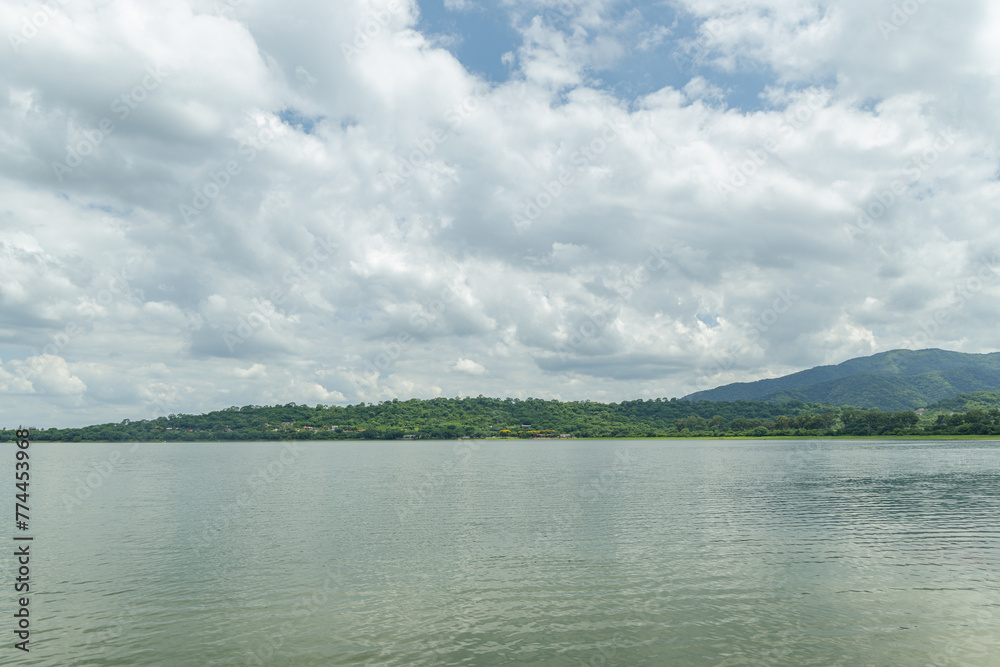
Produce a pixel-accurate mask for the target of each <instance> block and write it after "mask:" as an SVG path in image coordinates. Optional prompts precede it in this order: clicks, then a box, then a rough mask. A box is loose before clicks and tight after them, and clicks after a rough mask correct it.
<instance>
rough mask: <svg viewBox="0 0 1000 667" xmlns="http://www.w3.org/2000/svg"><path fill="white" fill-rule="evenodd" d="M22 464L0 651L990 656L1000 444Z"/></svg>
mask: <svg viewBox="0 0 1000 667" xmlns="http://www.w3.org/2000/svg"><path fill="white" fill-rule="evenodd" d="M3 451H4V454H3V455H2V457H0V458H2V461H0V474H2V478H3V479H4V480H8V479H11V478H12V476H13V475H12V466H13V453H12V448H11V447H9V446H8V447H5V448H4V450H3ZM32 452H33V456H34V462H33V466H32V475H33V483H32V496H31V507H32V521H33V524H32V531H31V532H32V533H33V534H34V536H35V541H34V543H33V545H32V552H33V557H32V562H31V565H32V571H31V577H32V582H31V583H32V597H31V613H32V627H33V630H34V632H33V634H32V643H31V646H32V650H31V653H30V654H28V655H23V654H21V652H20V651H15V650H13V649H12V648H11V644H12V643H13V640H12V636H13V632H12V630H13V625H14V624H13V621H12V615H11V614H12V609H13V598H14V593H13V591H12V582H13V576H14V575H13V574H12V568H13V562H12V559H11V558H10V556H9V553H5V554H4V557H3V559H2V560H0V576H2V588H0V590H3V591H4V592H3V594H2V595H0V611H2V616H3V618H5V619H7V620H6V621H2V622H0V632H2V636H3V646H2V647H0V655H2V656H3V657H2V660H0V662H3V664H24V665H47V666H51V665H60V666H62V665H95V666H97V665H102V666H103V665H246V664H249V665H261V664H264V665H354V664H371V665H517V664H522V665H536V664H541V665H720V666H722V665H727V666H729V665H796V666H800V665H852V666H853V665H879V666H882V665H907V666H914V665H998V664H1000V658H998V657H997V656H1000V580H998V574H1000V443H998V442H988V441H955V442H942V441H934V442H930V441H923V442H903V441H893V442H868V441H801V442H799V441H704V440H701V441H676V440H656V441H563V442H560V441H538V442H523V441H514V442H502V441H480V442H472V441H466V442H463V443H460V444H458V445H456V443H454V442H406V443H402V442H367V443H305V444H299V445H298V446H297V449H295V448H286V445H285V444H284V443H278V444H270V443H234V444H217V443H191V444H141V445H131V444H124V445H123V444H107V445H104V444H98V445H94V444H76V445H69V444H48V443H33V444H32ZM109 460H112V461H117V463H114V464H111V465H109V464H107V463H104V462H107V461H109ZM99 470H102V471H103V473H104V474H103V475H102V473H101V472H99ZM88 474H89V482H90V486H88V485H87V482H88ZM91 487H95V488H91ZM12 494H13V491H12V490H8V491H5V494H4V495H3V498H4V506H5V507H4V510H3V511H4V515H3V516H4V517H5V519H4V520H5V524H4V525H5V526H10V525H12V523H13V511H12V509H11V508H8V507H6V506H7V505H13V500H12ZM8 500H10V501H11V502H7V501H8ZM11 532H13V531H11V530H8V531H7V533H8V537H6V538H4V539H7V540H8V544H12V542H10V541H9V533H11ZM4 551H5V552H12V551H13V549H9V550H4Z"/></svg>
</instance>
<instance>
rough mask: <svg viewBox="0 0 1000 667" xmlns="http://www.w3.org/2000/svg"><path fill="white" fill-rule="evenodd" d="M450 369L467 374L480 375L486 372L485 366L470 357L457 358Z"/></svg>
mask: <svg viewBox="0 0 1000 667" xmlns="http://www.w3.org/2000/svg"><path fill="white" fill-rule="evenodd" d="M452 369H454V370H455V371H457V372H459V373H467V374H468V375H482V374H484V373H485V372H486V367H485V366H483V365H482V364H480V363H477V362H475V361H473V360H472V359H459V360H458V361H457V362H455V365H454V366H452Z"/></svg>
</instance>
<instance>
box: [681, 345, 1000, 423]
mask: <svg viewBox="0 0 1000 667" xmlns="http://www.w3.org/2000/svg"><path fill="white" fill-rule="evenodd" d="M983 391H987V392H995V391H1000V353H997V352H994V353H992V354H965V353H962V352H950V351H948V350H937V349H930V350H892V351H890V352H882V353H880V354H875V355H872V356H870V357H859V358H857V359H850V360H848V361H845V362H844V363H842V364H838V365H836V366H817V367H816V368H810V369H809V370H805V371H801V372H799V373H793V374H792V375H786V376H784V377H780V378H774V379H770V380H758V381H757V382H737V383H734V384H728V385H725V386H722V387H717V388H715V389H710V390H708V391H700V392H696V393H694V394H690V395H689V396H685V397H684V398H685V400H696V401H703V400H707V401H733V400H750V401H771V402H778V403H781V402H786V401H791V400H797V401H804V402H807V403H822V404H825V405H838V406H855V407H861V408H871V409H878V410H885V411H901V410H914V409H916V408H919V407H921V406H925V405H927V404H928V403H932V402H934V401H938V400H942V399H946V398H953V397H955V396H956V395H958V394H962V393H969V392H983Z"/></svg>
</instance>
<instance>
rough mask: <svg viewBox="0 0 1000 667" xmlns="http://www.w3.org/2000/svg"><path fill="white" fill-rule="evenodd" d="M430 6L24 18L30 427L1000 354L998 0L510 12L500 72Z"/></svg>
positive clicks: (9, 197)
mask: <svg viewBox="0 0 1000 667" xmlns="http://www.w3.org/2000/svg"><path fill="white" fill-rule="evenodd" d="M419 9H420V8H419V7H418V5H417V4H416V3H413V2H399V3H392V5H391V7H390V3H388V2H375V3H367V2H360V1H359V2H348V3H341V5H338V7H336V8H332V7H329V6H327V5H324V4H322V3H316V2H311V1H307V0H296V1H294V2H292V3H291V4H290V5H289V4H287V3H285V4H278V3H274V2H263V3H254V4H253V5H252V6H251V5H250V4H249V3H239V4H235V5H234V6H233V7H232V8H231V9H230V10H227V11H225V12H221V13H219V12H215V11H213V10H212V8H211V6H209V5H206V4H203V3H202V4H197V3H181V4H177V5H172V6H171V7H170V8H166V9H162V8H153V7H136V6H131V5H128V6H126V5H123V4H120V3H119V4H115V3H112V4H110V5H109V4H107V3H94V2H86V1H83V2H74V3H68V4H66V5H60V6H59V8H58V9H57V10H56V12H55V15H54V17H53V18H52V19H51V20H50V21H49V22H48V24H47V25H46V26H43V27H40V28H37V30H36V31H35V32H31V31H29V32H30V33H31V35H32V36H31V37H30V38H29V37H25V36H23V35H22V29H23V24H22V19H23V18H25V17H26V16H27V17H28V18H29V20H30V14H23V15H22V13H19V11H17V10H12V11H9V12H5V13H3V14H0V29H2V33H3V34H4V35H8V34H14V35H15V36H18V37H19V39H23V40H24V43H20V42H18V44H17V47H18V48H17V50H16V51H15V50H14V49H13V48H11V45H10V43H8V44H6V45H4V46H5V48H4V49H0V188H2V190H3V192H4V198H3V201H2V202H0V231H2V234H0V238H2V241H0V351H2V353H3V357H4V360H5V362H4V364H3V368H2V373H0V390H2V391H4V392H5V395H6V396H7V397H8V398H9V402H8V403H6V404H5V409H4V414H7V416H8V419H7V421H8V422H13V421H18V420H26V419H28V418H31V419H32V420H34V421H36V422H37V423H44V424H45V425H67V424H79V423H92V422H95V421H118V420H120V419H122V418H126V417H127V418H140V417H143V416H153V415H154V413H156V412H157V411H160V412H162V411H170V412H202V411H204V410H206V409H210V408H213V407H226V406H228V405H233V404H264V403H268V402H270V403H282V404H283V403H287V402H290V401H295V402H306V403H309V402H313V403H314V402H323V403H329V402H348V401H350V402H357V401H360V400H364V401H372V400H384V399H390V398H395V397H400V398H407V397H410V396H420V397H432V396H437V395H454V394H455V393H456V392H458V391H468V393H472V394H479V393H482V394H489V395H511V396H520V397H526V396H527V395H532V396H541V397H563V398H567V399H571V398H581V399H582V398H593V399H595V400H596V399H604V400H621V399H624V398H643V397H658V396H680V395H683V394H686V393H688V392H690V391H693V390H695V389H700V388H705V387H704V386H701V385H703V384H704V383H706V382H707V383H713V384H716V383H722V382H727V381H733V380H748V379H755V378H757V377H762V376H773V375H776V374H781V373H783V372H788V371H794V370H799V369H801V368H803V367H809V366H813V365H818V364H824V363H835V362H838V361H842V360H844V359H846V358H849V357H851V356H858V355H862V354H870V353H873V352H878V351H882V350H885V349H892V348H894V347H902V346H914V345H922V346H924V347H931V346H937V347H946V348H952V349H960V350H962V351H968V352H985V351H992V350H994V349H995V341H994V339H995V334H994V331H995V317H994V315H993V312H992V304H993V303H994V302H995V299H996V298H997V297H998V296H1000V281H998V280H995V276H996V275H997V270H996V269H995V268H994V266H995V265H994V264H992V263H991V262H992V261H993V258H994V257H996V255H997V253H1000V232H998V231H997V229H996V226H995V224H993V218H994V215H993V212H994V211H995V210H996V207H997V203H998V197H1000V186H998V182H997V165H998V164H1000V145H998V141H997V134H996V129H995V119H994V118H993V117H992V115H991V111H990V110H991V109H994V108H996V105H997V102H998V97H1000V84H998V81H1000V80H998V79H997V77H996V71H997V65H996V62H997V59H996V57H995V56H996V55H997V54H996V47H995V44H994V42H995V40H992V41H991V35H993V34H994V33H995V29H996V27H997V25H1000V23H998V20H1000V19H998V17H1000V14H998V12H997V10H996V9H995V8H993V7H992V5H990V4H988V3H985V2H973V1H972V0H962V1H961V2H957V3H953V4H951V5H941V4H935V3H925V4H923V5H920V9H919V11H917V12H915V13H912V14H910V15H907V16H906V20H905V21H903V20H902V19H901V18H900V17H896V21H897V22H899V25H898V26H895V24H893V25H894V27H898V30H894V31H890V33H889V34H888V37H887V38H886V37H884V36H883V34H882V31H880V28H879V21H882V20H889V21H892V20H893V17H892V12H893V9H892V6H891V4H890V5H887V6H881V5H870V4H865V3H862V2H860V0H850V1H847V2H840V3H830V2H820V1H814V0H787V1H782V2H766V3H765V2H763V1H761V2H757V1H750V2H741V3H723V2H714V1H708V0H697V1H696V0H686V1H685V2H680V3H675V5H673V6H672V9H671V10H670V11H672V12H674V14H675V15H673V16H666V15H662V16H661V15H657V16H654V15H653V14H651V12H653V11H654V9H655V8H650V7H645V6H638V5H636V6H632V5H628V4H627V3H626V4H624V5H623V4H621V3H612V2H596V1H594V2H592V1H590V0H587V1H585V2H571V3H565V2H512V3H507V4H503V5H500V6H497V7H485V6H484V7H483V8H481V9H479V8H477V9H476V12H474V13H475V14H476V15H477V16H478V15H479V14H480V13H482V12H486V14H487V15H488V16H489V18H490V19H492V20H494V21H496V22H497V23H498V24H502V25H503V26H505V28H506V27H508V26H512V29H513V30H514V31H515V34H516V36H517V38H518V39H519V43H517V44H514V45H511V46H510V47H509V48H508V47H507V46H504V47H503V50H506V51H509V52H510V53H511V54H512V56H511V58H508V66H509V69H508V70H507V78H506V79H501V80H498V81H495V82H492V83H488V82H486V81H484V80H483V79H482V78H480V77H477V76H476V75H474V74H472V73H470V72H471V70H470V68H468V67H466V66H465V64H464V63H463V62H460V61H459V60H458V59H457V58H456V57H455V56H454V55H453V54H452V53H450V52H448V51H447V50H446V49H445V48H443V45H441V44H437V43H435V42H433V41H431V40H429V39H428V38H426V37H425V36H424V35H422V34H421V33H420V32H419V30H418V26H419V25H420V23H419V22H418V21H419V17H420V12H419ZM664 11H665V10H664ZM637 12H638V13H637ZM945 13H947V16H945ZM462 16H464V14H459V13H455V14H454V17H455V20H462ZM292 17H295V18H292ZM470 39H471V38H470ZM345 45H346V46H349V47H350V48H349V49H344V48H343V47H344V46H345ZM643 48H648V49H649V51H642V49H643ZM671 49H674V51H673V52H674V53H677V54H686V57H688V58H690V59H691V62H692V63H695V64H694V66H693V67H692V68H691V69H690V71H689V70H687V69H685V70H683V71H682V70H681V69H678V68H677V66H676V65H675V64H674V62H673V61H672V59H671V57H670V55H671ZM498 52H499V51H498ZM637 54H638V55H637ZM643 54H645V55H643ZM635 58H647V59H651V58H657V59H661V60H658V61H657V62H661V61H662V63H661V65H662V66H658V67H657V68H653V69H656V70H662V72H661V73H660V74H662V75H663V76H664V77H666V78H670V82H669V83H664V84H663V85H658V84H657V85H654V83H651V81H654V80H650V79H648V77H647V74H648V70H632V69H630V67H632V64H633V63H634V62H635V60H634V59H635ZM685 62H686V61H685ZM150 68H152V70H150ZM157 68H159V69H157ZM151 71H152V72H153V73H155V72H162V73H163V76H158V77H155V76H153V74H152V73H151ZM636 72H638V73H636ZM667 75H669V76H667ZM630 77H635V81H632V82H631V83H636V85H639V84H640V83H641V84H642V85H643V86H646V88H644V90H646V91H647V92H643V93H642V94H634V93H629V92H627V91H628V90H631V88H629V87H628V86H627V85H624V84H623V85H619V84H618V83H615V81H619V82H620V81H622V80H628V79H629V78H630ZM671 77H672V78H671ZM626 82H627V83H629V81H626ZM154 83H155V84H156V85H155V86H154V85H153V84H154ZM736 89H741V90H744V92H743V93H741V95H742V97H740V98H739V99H740V100H741V101H740V102H739V104H737V103H736V102H734V99H735V98H736V97H738V96H736V94H735V93H734V90H736ZM746 91H749V92H746ZM139 98H141V99H139ZM122 105H124V106H122ZM125 110H127V111H128V113H127V114H124V111H125ZM105 120H107V121H108V122H110V123H111V124H112V126H109V125H108V124H107V123H104V124H103V126H102V123H103V122H104V121H105ZM102 127H103V129H102ZM942 133H945V134H947V135H948V136H949V137H950V138H951V139H950V143H946V144H943V143H941V141H942V139H941V137H942V136H943V134H942ZM936 145H937V147H935V146H936ZM73 155H76V158H74V157H73ZM70 162H72V163H74V165H75V166H73V167H72V168H71V169H70V170H69V171H68V172H63V171H61V170H58V169H55V168H54V167H53V165H54V163H58V164H62V165H66V166H67V168H68V167H69V164H70ZM184 207H186V208H184ZM784 293H790V294H791V295H793V296H794V300H793V302H792V303H791V304H786V303H782V302H781V301H780V299H781V296H780V295H781V294H784ZM776 302H777V306H776V305H775V304H776ZM779 310H780V312H779ZM939 312H944V313H946V314H947V316H948V321H947V322H946V323H944V324H941V325H939V326H937V327H936V328H935V329H934V331H933V333H932V334H931V335H928V334H927V333H926V329H927V328H929V325H927V323H928V322H934V321H935V320H934V318H935V316H936V314H937V313H939ZM456 358H457V359H458V362H455V361H454V360H455V359H456ZM473 360H475V361H473ZM498 361H499V362H501V363H496V362H498ZM487 368H488V369H489V372H486V369H487ZM452 371H453V372H452Z"/></svg>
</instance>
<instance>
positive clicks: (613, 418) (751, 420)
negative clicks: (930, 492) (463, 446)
mask: <svg viewBox="0 0 1000 667" xmlns="http://www.w3.org/2000/svg"><path fill="white" fill-rule="evenodd" d="M963 407H964V408H967V412H964V413H962V414H953V413H955V412H957V410H955V409H953V408H963ZM998 408H1000V394H985V393H981V394H973V395H970V396H966V397H959V398H958V399H953V402H952V403H942V404H940V405H938V406H936V412H927V413H926V414H925V415H924V417H920V416H919V415H918V414H917V413H915V412H914V411H912V410H906V411H898V412H882V411H872V410H857V409H853V408H839V407H831V406H824V405H818V404H809V403H803V402H801V401H789V402H784V403H781V402H762V401H732V402H715V401H683V400H678V399H676V398H672V399H661V398H658V399H654V400H636V401H622V402H621V403H595V402H591V401H574V402H561V401H546V400H541V399H534V398H529V399H527V400H519V399H516V398H506V399H499V398H486V397H482V396H480V397H478V398H461V399H460V398H436V399H431V400H420V399H410V400H407V401H399V400H392V401H384V402H380V403H377V404H374V403H372V404H365V403H359V404H358V405H348V406H346V407H342V406H325V405H316V406H308V405H296V404H294V403H289V404H287V405H276V406H258V405H246V406H243V407H241V408H237V407H231V408H227V409H225V410H219V411H216V412H210V413H208V414H202V415H185V414H181V415H169V416H165V417H159V418H157V419H151V420H138V421H130V420H127V419H126V420H123V421H122V422H120V423H117V424H98V425H95V426H86V427H82V428H64V429H56V428H40V427H41V426H44V425H32V426H30V429H31V437H32V439H34V440H38V441H60V442H144V441H156V442H159V441H216V440H234V441H242V440H288V439H309V440H342V439H399V438H421V439H451V438H460V437H462V438H488V437H499V438H506V437H520V438H544V437H550V438H552V437H560V436H572V437H603V438H616V437H677V436H680V437H686V436H715V437H718V436H756V437H764V436H834V435H907V434H909V435H920V434H926V433H937V434H942V435H944V434H951V433H956V434H965V433H968V434H983V435H989V434H996V435H1000V409H998ZM13 439H15V433H14V431H13V430H0V441H9V440H13Z"/></svg>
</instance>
